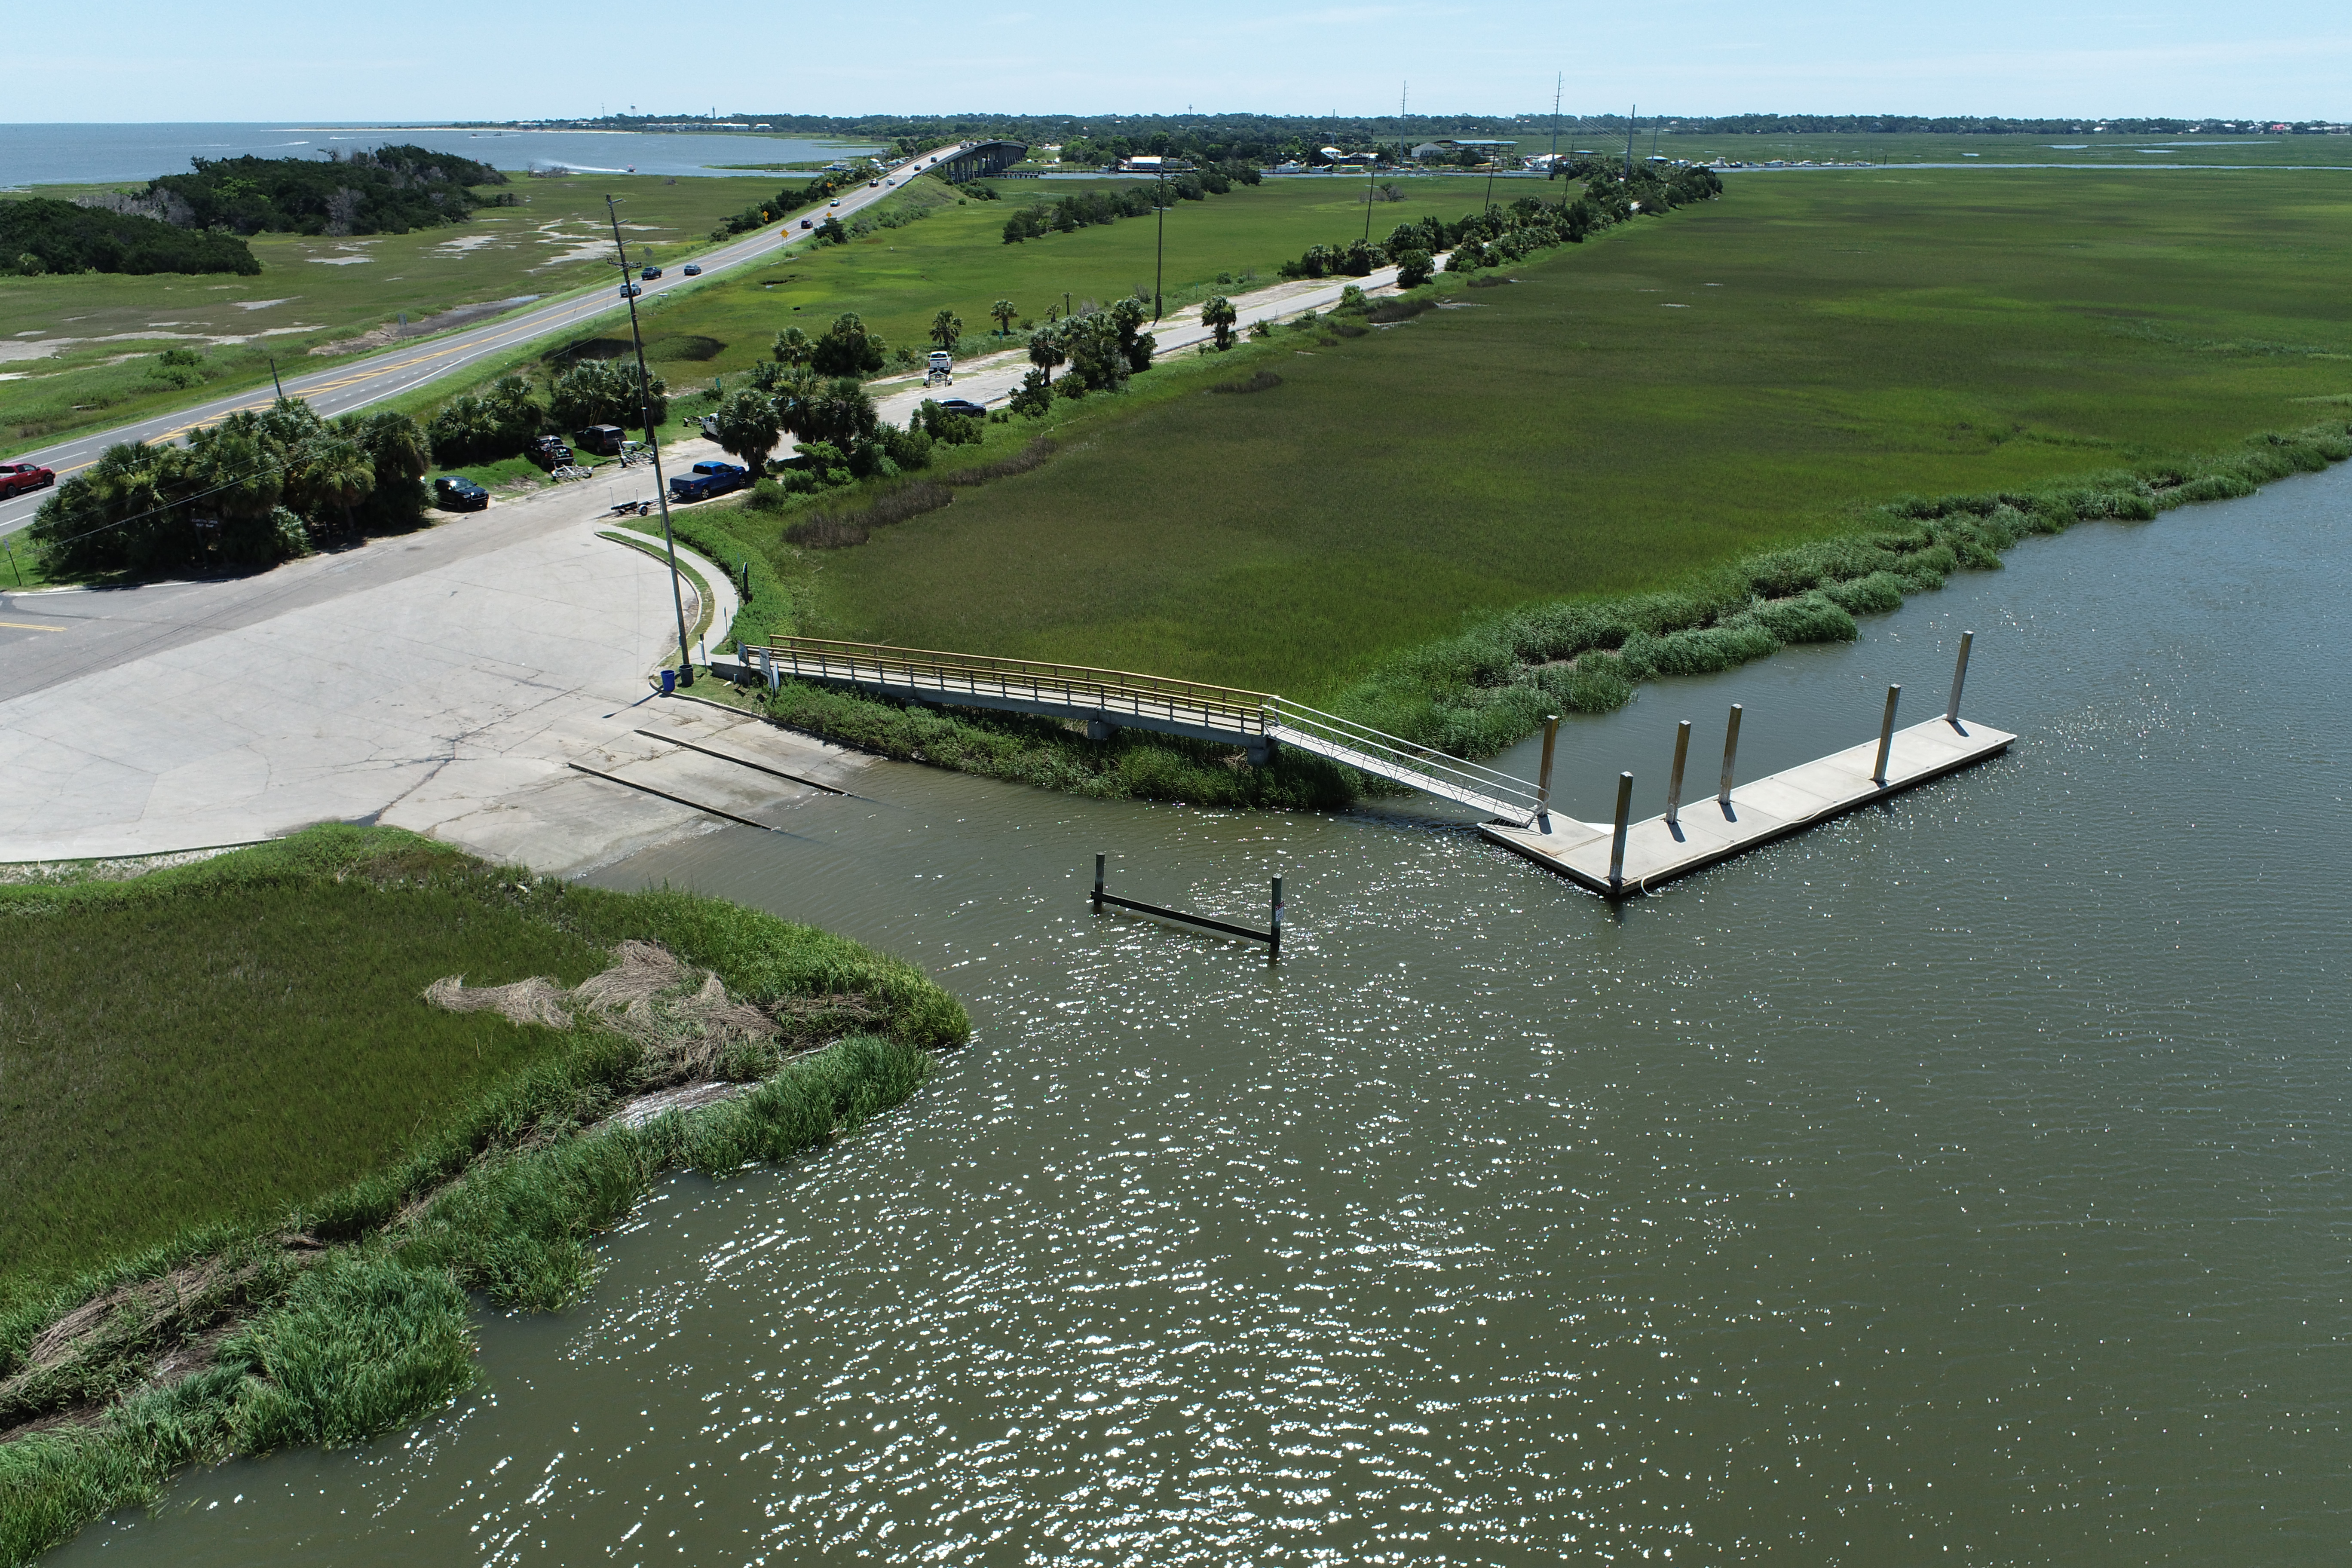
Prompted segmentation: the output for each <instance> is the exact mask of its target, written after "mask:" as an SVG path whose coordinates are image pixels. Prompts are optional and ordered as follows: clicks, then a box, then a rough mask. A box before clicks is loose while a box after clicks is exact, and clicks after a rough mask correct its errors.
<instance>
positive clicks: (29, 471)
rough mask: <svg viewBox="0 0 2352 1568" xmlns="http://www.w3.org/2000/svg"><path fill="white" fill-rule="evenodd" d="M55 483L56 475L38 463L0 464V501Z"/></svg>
mask: <svg viewBox="0 0 2352 1568" xmlns="http://www.w3.org/2000/svg"><path fill="white" fill-rule="evenodd" d="M57 482H58V477H57V475H55V474H53V473H51V472H49V470H48V469H47V468H42V467H41V466H40V465H39V464H38V463H0V500H5V499H6V498H7V497H9V496H16V495H23V494H24V493H25V492H26V490H37V489H40V488H41V487H42V486H43V485H53V484H56V483H57Z"/></svg>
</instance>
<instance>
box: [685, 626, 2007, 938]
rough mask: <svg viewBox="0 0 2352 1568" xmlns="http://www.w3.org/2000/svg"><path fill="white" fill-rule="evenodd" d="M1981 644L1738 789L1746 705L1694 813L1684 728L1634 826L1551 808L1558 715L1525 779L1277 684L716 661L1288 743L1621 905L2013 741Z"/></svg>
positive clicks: (988, 704)
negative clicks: (1984, 681) (1987, 709)
mask: <svg viewBox="0 0 2352 1568" xmlns="http://www.w3.org/2000/svg"><path fill="white" fill-rule="evenodd" d="M1974 639H1975V634H1974V633H1972V632H1971V633H1969V634H1966V635H1965V636H1963V637H1962V638H1961V640H1960V652H1959V661H1958V666H1957V667H1956V668H1955V669H1954V670H1953V672H1952V694H1951V700H1950V701H1949V702H1948V703H1947V704H1946V706H1945V710H1944V714H1943V716H1942V717H1941V718H1938V719H1932V720H1929V721H1927V722H1926V723H1924V724H1914V725H1912V726H1910V727H1908V728H1906V729H1904V730H1900V731H1898V730H1896V729H1895V710H1896V706H1897V703H1898V700H1899V699H1900V697H1901V694H1902V688H1901V687H1899V686H1891V687H1889V688H1887V692H1886V708H1885V714H1884V716H1883V718H1882V721H1881V722H1880V726H1879V733H1878V739H1877V740H1876V741H1875V742H1865V743H1864V744H1862V745H1859V746H1855V747H1852V748H1850V749H1848V750H1846V751H1843V752H1835V753H1833V754H1832V755H1830V756H1828V757H1824V758H1822V759H1821V760H1820V761H1818V762H1812V763H1805V764H1804V765H1803V766H1801V767H1797V768H1791V769H1789V770H1788V771H1787V772H1785V773H1774V774H1772V775H1771V776H1769V777H1768V778H1762V779H1758V780H1756V781H1755V782H1754V783H1752V784H1741V785H1737V786H1735V784H1734V782H1733V773H1734V769H1735V765H1736V763H1737V761H1738V744H1739V716H1740V710H1739V709H1738V707H1736V706H1735V707H1734V708H1733V709H1732V710H1731V717H1730V720H1729V721H1728V723H1727V725H1726V727H1725V734H1724V752H1723V773H1722V784H1721V788H1720V789H1719V790H1718V791H1717V794H1716V796H1715V798H1714V799H1713V800H1712V801H1709V802H1707V803H1706V805H1704V806H1696V807H1691V808H1687V809H1686V808H1685V807H1684V806H1683V805H1681V801H1682V794H1683V771H1684V763H1685V761H1686V759H1687V755H1688V752H1689V745H1690V729H1691V727H1690V725H1689V724H1687V723H1685V724H1684V725H1683V726H1682V728H1681V733H1680V736H1679V738H1678V741H1677V743H1676V746H1675V758H1674V765H1673V769H1672V772H1671V773H1670V775H1669V779H1668V783H1667V786H1666V809H1665V812H1664V815H1663V816H1657V817H1653V818H1651V819H1650V820H1648V821H1646V822H1640V823H1636V822H1634V821H1633V820H1632V811H1631V807H1632V804H1633V774H1632V773H1621V774H1620V775H1619V778H1618V791H1617V813H1616V820H1615V821H1614V822H1613V823H1589V822H1572V821H1570V820H1569V819H1567V818H1565V817H1555V816H1553V815H1552V814H1551V812H1550V810H1549V801H1550V795H1551V768H1552V753H1553V747H1554V742H1555V740H1556V738H1557V736H1558V733H1559V720H1558V719H1557V718H1555V719H1552V720H1550V721H1549V722H1548V723H1547V725H1546V726H1545V733H1544V749H1543V769H1542V774H1541V776H1540V777H1539V778H1538V779H1537V780H1536V782H1534V783H1532V784H1530V783H1529V782H1528V781H1527V780H1525V779H1521V778H1516V777H1514V776H1512V775H1511V774H1509V773H1502V772H1499V771H1497V770H1496V769H1494V768H1488V767H1482V766H1480V765H1479V764H1478V763H1471V762H1465V761H1464V760H1463V759H1461V758H1459V757H1454V756H1449V755H1447V754H1446V753H1444V752H1440V751H1436V750H1434V749H1433V748H1431V747H1428V746H1422V745H1417V744H1415V743H1414V742H1411V741H1407V740H1404V739H1402V737H1400V736H1396V735H1389V734H1384V733H1382V732H1381V731H1378V730H1374V729H1371V728H1369V727H1368V726H1366V725H1362V724H1359V723H1356V722H1355V721H1352V720H1348V719H1342V718H1340V717H1339V715H1337V714H1334V713H1325V712H1322V711H1320V710H1318V709H1313V708H1309V707H1307V706H1306V705H1304V704H1303V703H1298V702H1294V701H1292V700H1289V699H1288V698H1285V697H1278V696H1276V695H1275V694H1273V693H1272V692H1266V691H1243V690H1239V689H1234V688H1233V687H1227V686H1208V685H1203V684H1202V683H1201V682H1199V681H1192V680H1169V679H1161V678H1160V677H1157V676H1150V675H1136V674H1132V673H1130V672H1129V671H1126V670H1116V669H1095V668H1089V667H1087V666H1085V665H1070V664H1045V663H1040V662H1037V661H1034V660H1031V659H1019V658H986V657H984V656H982V655H977V654H963V653H936V652H929V651H925V650H922V649H917V648H901V647H880V646H877V645H875V644H872V643H849V642H833V641H828V640H826V639H824V638H821V637H786V638H784V639H783V640H782V641H780V642H776V643H772V644H767V645H745V644H738V645H737V647H736V655H737V659H738V661H740V662H739V663H737V665H736V667H735V668H731V669H730V668H727V667H726V665H725V664H724V663H722V664H721V665H720V666H719V668H716V669H714V671H713V673H714V674H718V675H720V676H721V677H723V678H728V679H740V680H759V681H761V682H762V683H764V684H765V685H767V686H769V687H771V688H772V687H774V686H776V685H778V684H779V683H781V682H782V681H784V680H787V679H790V680H808V681H815V682H819V683H821V684H824V685H829V686H845V687H849V688H851V689H855V690H859V691H866V692H871V693H873V694H875V695H877V696H880V697H892V698H897V699H898V700H901V701H913V702H924V703H931V704H936V705H939V706H943V707H953V708H986V709H994V710H998V711H1002V712H1010V713H1035V714H1041V715H1044V716H1046V717H1049V718H1056V719H1080V720H1084V721H1086V725H1087V734H1088V736H1090V737H1092V738H1093V739H1096V740H1108V738H1109V737H1110V736H1112V735H1114V734H1116V733H1117V732H1118V731H1120V730H1122V729H1132V730H1151V731H1158V732H1159V733H1161V734H1165V735H1185V736H1190V737H1191V738H1192V739H1194V740H1200V741H1214V742H1223V743H1224V744H1227V745H1233V746H1238V747H1241V748H1243V749H1244V751H1245V752H1247V753H1248V755H1249V759H1250V761H1251V762H1253V763H1257V764H1260V765H1264V764H1265V763H1268V762H1270V761H1272V760H1273V757H1274V754H1275V752H1276V749H1277V748H1279V747H1283V746H1288V747H1292V748H1295V749H1296V750H1298V751H1301V752H1311V753H1312V754H1314V755H1316V756H1318V757H1326V758H1328V759H1329V760H1331V761H1332V762H1335V763H1343V764H1344V765H1346V766H1348V767H1351V768H1354V769H1356V770H1357V771H1358V772H1360V773H1370V774H1371V775H1373V776H1374V777H1377V778H1383V779H1387V780H1390V781H1391V783H1395V784H1402V785H1404V786H1405V787H1406V788H1408V789H1414V790H1419V791H1421V792H1423V794H1425V795H1435V796H1437V797H1438V798H1439V799H1441V800H1450V801H1453V802H1454V803H1456V804H1457V805H1466V806H1469V807H1470V808H1471V809H1472V810H1474V811H1481V812H1485V813H1486V815H1487V816H1488V817H1489V818H1491V819H1492V820H1490V821H1488V822H1486V824H1484V825H1483V826H1480V828H1479V832H1480V833H1481V834H1483V835H1484V836H1485V837H1486V838H1487V839H1489V840H1490V841H1492V842H1493V843H1496V844H1497V845H1500V846H1502V847H1506V848H1508V849H1511V850H1513V851H1514V852H1516V853H1517V854H1520V855H1524V856H1526V857H1527V858H1528V859H1530V860H1533V861H1535V862H1536V863H1537V864H1538V865H1540V866H1543V867H1545V868H1548V869H1550V870H1553V871H1557V872H1559V873H1560V874H1561V875H1563V876H1565V877H1567V878H1569V879H1570V880H1572V881H1574V882H1576V883H1578V884H1579V885H1580V886H1582V887H1585V888H1589V889H1591V890H1593V891H1594V892H1597V893H1600V894H1601V895H1602V896H1603V897H1606V898H1612V899H1615V898H1623V897H1626V896H1627V895H1630V894H1633V893H1636V892H1646V891H1648V890H1649V889H1652V888H1654V887H1656V886H1658V885H1659V884H1660V883H1662V882H1664V881H1668V880H1670V879H1674V878H1676V877H1681V876H1685V875H1687V874H1688V873H1690V872H1692V871H1696V870H1697V869H1699V868H1701V867H1704V866H1710V865H1713V864H1715V863H1716V862H1717V861H1719V860H1725V859H1728V858H1731V857H1732V856H1734V855H1738V854H1740V853H1742V852H1743V851H1746V850H1748V849H1752V848H1754V847H1757V846H1758V845H1760V844H1764V843H1768V842H1769V841H1770V840H1772V839H1775V838H1780V837H1785V836H1787V835H1789V834H1791V833H1796V832H1800V831H1801V830H1803V829H1804V828H1807V827H1811V826H1814V825H1816V824H1818V823H1822V822H1826V821H1828V820H1829V819H1830V818H1832V817H1834V816H1843V815H1844V814H1845V813H1846V812H1849V811H1853V810H1854V809H1856V808H1858V807H1860V806H1863V805H1868V804H1870V803H1871V802H1873V801H1877V800H1883V799H1885V798H1886V797H1887V796H1889V795H1894V794H1896V793H1897V792H1899V791H1902V790H1906V789H1909V788H1911V787H1912V786H1914V785H1916V784H1925V783H1927V781H1928V780H1930V779H1934V778H1940V777H1942V776H1943V775H1944V774H1946V773H1952V772H1955V771H1957V770H1958V769H1960V768H1965V767H1969V766H1970V765H1972V764H1974V763H1979V762H1982V761H1984V760H1985V759H1986V758H1988V757H1991V756H1996V755H1998V754H2000V752H2004V751H2006V750H2008V749H2009V744H2010V742H2011V741H2013V740H2015V739H2016V737H2015V736H2014V735H2011V734H2009V733H2007V732H2006V731H2000V730H1993V729H1989V728H1987V727H1985V726H1982V725H1979V724H1973V723H1964V722H1963V721H1961V718H1960V693H1961V689H1962V688H1963V686H1964V685H1965V683H1966V681H1967V679H1968V668H1969V646H1970V644H1971V643H1972V642H1973V641H1974Z"/></svg>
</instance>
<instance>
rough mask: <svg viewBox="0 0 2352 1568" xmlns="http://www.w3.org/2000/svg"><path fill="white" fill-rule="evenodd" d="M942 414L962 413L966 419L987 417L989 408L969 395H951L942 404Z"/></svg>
mask: <svg viewBox="0 0 2352 1568" xmlns="http://www.w3.org/2000/svg"><path fill="white" fill-rule="evenodd" d="M940 413H942V414H961V415H962V416H964V417H965V418H966V419H985V418H987V417H988V410H987V409H985V408H982V406H981V405H979V404H977V403H974V402H973V401H972V400H971V398H969V397H950V398H949V399H947V400H946V401H945V402H943V403H941V404H940Z"/></svg>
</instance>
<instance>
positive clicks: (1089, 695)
mask: <svg viewBox="0 0 2352 1568" xmlns="http://www.w3.org/2000/svg"><path fill="white" fill-rule="evenodd" d="M743 653H744V656H745V658H747V659H748V658H751V657H752V656H754V655H755V654H756V655H759V656H761V657H762V658H764V659H765V660H766V661H767V662H769V663H770V664H771V665H772V666H773V667H775V671H776V673H778V674H790V675H795V676H814V678H815V679H820V680H834V681H845V682H848V683H849V684H852V685H862V686H869V687H879V688H881V689H884V690H886V691H888V690H896V691H900V692H905V693H907V694H908V695H911V696H915V697H918V698H921V699H925V700H932V701H940V702H947V703H950V704H951V703H953V702H954V701H955V700H956V698H957V697H958V696H959V695H961V696H964V697H968V698H972V699H978V700H1000V701H1002V700H1013V701H1020V700H1026V701H1028V702H1030V703H1034V704H1035V705H1036V706H1037V707H1039V708H1043V709H1047V710H1053V709H1061V710H1068V711H1070V712H1072V713H1073V714H1086V715H1088V716H1092V715H1095V714H1102V715H1106V716H1109V715H1117V714H1128V715H1132V716H1133V717H1135V718H1137V719H1143V718H1147V717H1149V718H1151V719H1156V720H1159V721H1164V722H1166V723H1168V724H1170V725H1172V726H1176V727H1177V730H1178V732H1179V733H1197V732H1202V731H1207V732H1211V733H1219V734H1227V735H1241V736H1244V737H1248V736H1259V737H1271V736H1274V735H1276V732H1277V731H1282V732H1284V733H1285V734H1286V735H1287V736H1289V737H1293V738H1295V743H1299V744H1301V745H1302V746H1303V747H1304V749H1306V750H1308V751H1314V752H1324V753H1325V754H1329V755H1332V756H1333V758H1334V760H1336V761H1339V762H1342V763H1347V764H1348V765H1349V766H1353V767H1357V768H1360V769H1362V770H1364V771H1367V772H1370V773H1375V774H1377V775H1379V776H1381V777H1385V778H1389V779H1391V780H1393V781H1394V782H1396V783H1398V784H1405V785H1407V786H1409V787H1412V788H1416V789H1430V788H1432V786H1435V788H1434V792H1435V793H1437V794H1440V795H1446V796H1448V797H1450V798H1454V799H1458V800H1460V801H1462V802H1463V803H1464V804H1465V805H1475V806H1477V807H1479V808H1481V809H1484V810H1492V811H1494V812H1496V814H1497V815H1500V816H1516V817H1517V818H1519V819H1521V820H1522V821H1523V822H1528V821H1533V820H1534V819H1535V817H1536V816H1537V815H1538V813H1540V812H1541V811H1542V809H1543V806H1544V798H1543V795H1542V792H1541V790H1540V789H1539V787H1538V786H1537V785H1535V784H1529V783H1528V781H1527V780H1525V779H1522V778H1518V777H1517V776H1515V775H1513V774H1510V773H1503V772H1501V771H1500V770H1498V769H1495V768H1490V767H1486V766H1484V765H1482V764H1480V763H1474V762H1470V761H1468V760H1466V759H1465V758H1462V757H1456V756H1454V755H1452V754H1451V753H1449V752H1443V751H1440V750H1438V749H1437V748H1436V747H1434V746H1429V745H1424V744H1423V743H1421V742H1415V741H1408V740H1406V739H1405V738H1404V737H1403V736H1402V735H1391V734H1390V733H1388V732H1387V731H1383V730H1376V729H1374V728H1372V727H1371V726H1370V725H1369V724H1364V723H1360V722H1358V721H1355V720H1353V719H1343V718H1341V717H1340V716H1339V715H1338V714H1336V713H1326V712H1324V711H1322V710H1320V709H1316V708H1309V707H1307V705H1306V704H1304V703H1301V702H1294V701H1291V700H1289V699H1287V698H1284V697H1279V696H1276V695H1275V694H1274V693H1272V692H1265V691H1248V690H1244V689H1240V688H1237V687H1230V686H1213V685H1209V684H1207V683H1205V682H1202V681H1195V680H1178V679H1168V678H1165V677H1161V676H1151V675H1139V674H1137V673H1135V672H1134V671H1132V670H1123V669H1104V668H1098V667H1096V666H1093V665H1082V664H1055V663H1050V662H1046V661H1044V660H1039V659H1025V658H995V657H993V656H991V655H987V654H968V653H948V652H942V651H940V650H937V649H931V648H908V647H891V646H888V645H887V644H880V643H856V642H844V641H841V640H838V639H835V638H832V637H780V638H777V639H776V640H775V641H773V642H772V643H768V644H755V645H748V646H745V647H743Z"/></svg>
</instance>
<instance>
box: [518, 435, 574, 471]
mask: <svg viewBox="0 0 2352 1568" xmlns="http://www.w3.org/2000/svg"><path fill="white" fill-rule="evenodd" d="M522 455H523V456H524V457H526V458H530V460H531V461H532V462H534V463H536V464H538V465H539V466H540V467H541V468H545V469H547V470H548V471H549V472H550V473H552V472H554V471H555V470H556V469H558V468H570V467H571V466H572V448H571V447H567V446H565V445H564V444H563V437H561V436H541V437H539V438H538V439H536V440H534V441H533V442H531V444H530V446H528V447H524V448H523V449H522Z"/></svg>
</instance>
